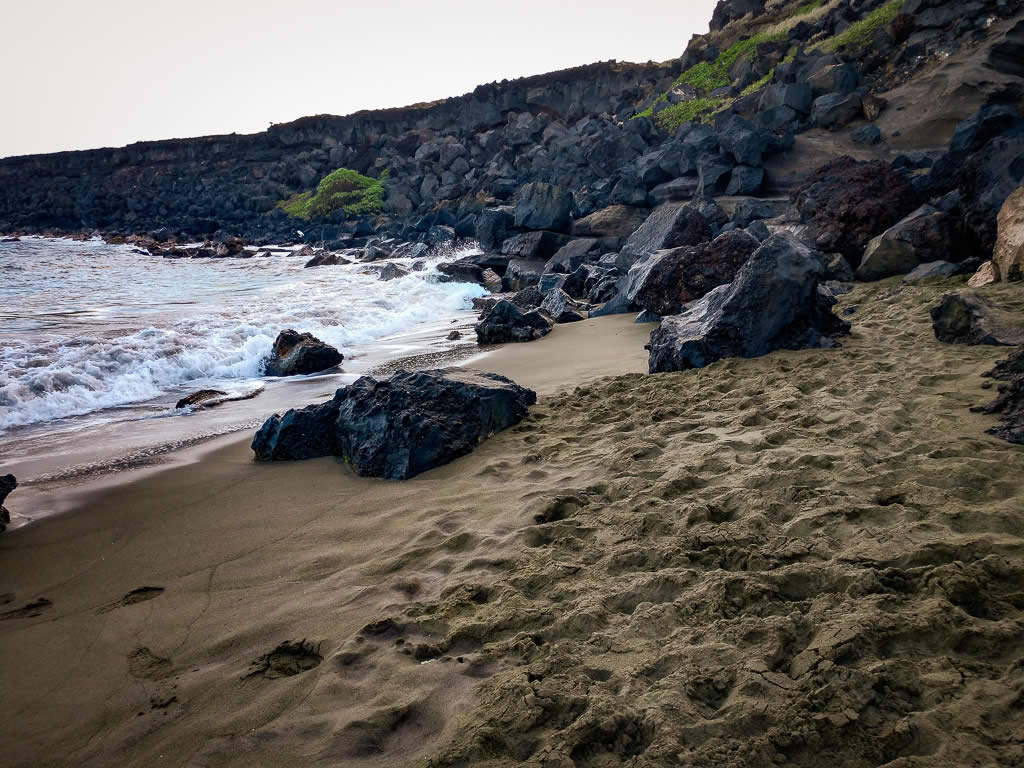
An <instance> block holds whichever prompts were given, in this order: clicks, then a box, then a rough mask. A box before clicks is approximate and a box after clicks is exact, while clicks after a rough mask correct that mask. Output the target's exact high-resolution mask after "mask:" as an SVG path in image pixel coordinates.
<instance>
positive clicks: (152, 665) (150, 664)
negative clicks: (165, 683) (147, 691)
mask: <svg viewBox="0 0 1024 768" xmlns="http://www.w3.org/2000/svg"><path fill="white" fill-rule="evenodd" d="M173 670H174V665H173V664H171V660H170V659H165V658H164V657H162V656H157V655H156V654H155V653H153V652H152V651H150V650H149V648H136V649H135V650H134V651H132V652H131V653H130V654H128V673H129V674H130V675H131V676H132V677H137V678H139V679H141V680H163V679H165V678H168V677H170V676H171V672H172V671H173Z"/></svg>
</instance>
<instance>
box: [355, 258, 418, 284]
mask: <svg viewBox="0 0 1024 768" xmlns="http://www.w3.org/2000/svg"><path fill="white" fill-rule="evenodd" d="M366 272H367V274H375V275H377V279H378V280H385V281H387V280H397V279H398V278H400V277H406V276H407V275H410V274H412V273H411V272H410V271H409V270H407V269H405V268H404V267H400V266H398V265H397V264H395V263H394V262H392V261H389V262H388V263H387V264H374V265H373V266H372V267H371V268H370V269H368V270H366Z"/></svg>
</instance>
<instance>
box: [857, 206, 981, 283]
mask: <svg viewBox="0 0 1024 768" xmlns="http://www.w3.org/2000/svg"><path fill="white" fill-rule="evenodd" d="M966 255H967V253H966V252H965V249H964V244H963V237H962V236H961V232H960V222H959V219H957V217H955V216H953V215H951V214H949V213H946V212H945V211H940V210H938V209H936V208H933V207H932V206H930V205H923V206H921V207H920V208H918V209H917V210H916V211H914V212H913V213H911V214H910V215H909V216H907V217H905V218H903V219H900V220H899V221H898V222H896V223H895V224H893V225H892V226H891V227H889V228H888V229H887V230H885V232H883V233H882V234H880V235H878V236H877V237H875V238H872V240H871V241H870V242H869V243H868V246H867V248H865V249H864V256H863V258H862V259H861V263H860V266H859V267H858V268H857V279H858V280H864V281H865V282H869V281H872V280H881V279H883V278H886V277H891V276H893V275H904V274H906V273H907V272H910V271H911V270H912V269H914V268H915V267H916V266H917V265H918V264H925V263H928V262H932V261H943V260H947V261H960V260H961V259H963V258H964V257H965V256H966Z"/></svg>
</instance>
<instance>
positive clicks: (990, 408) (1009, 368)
mask: <svg viewBox="0 0 1024 768" xmlns="http://www.w3.org/2000/svg"><path fill="white" fill-rule="evenodd" d="M985 376H989V377H991V378H994V379H997V380H999V381H1002V382H1004V383H1003V384H1000V385H999V395H998V396H997V397H996V399H995V400H993V401H992V402H991V403H988V404H987V405H983V406H980V407H978V408H972V409H971V410H973V411H975V412H980V413H988V414H993V413H998V414H1000V415H1001V417H1002V418H1001V423H1000V424H999V426H997V427H992V428H991V429H987V430H985V431H986V432H988V433H989V434H990V435H995V436H996V437H1000V438H1002V439H1003V440H1006V441H1007V442H1009V443H1014V444H1016V445H1024V349H1018V350H1017V351H1016V352H1014V353H1013V354H1011V355H1010V357H1009V358H1007V359H1006V360H1003V361H1002V362H999V363H997V364H996V366H995V368H993V369H992V370H991V371H989V372H988V373H986V374H985Z"/></svg>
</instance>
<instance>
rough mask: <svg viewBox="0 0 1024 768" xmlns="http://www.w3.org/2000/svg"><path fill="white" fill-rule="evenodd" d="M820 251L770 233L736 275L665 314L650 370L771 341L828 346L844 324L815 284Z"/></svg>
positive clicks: (743, 351) (739, 353) (764, 346)
mask: <svg viewBox="0 0 1024 768" xmlns="http://www.w3.org/2000/svg"><path fill="white" fill-rule="evenodd" d="M823 272H824V268H823V267H822V264H821V258H820V257H819V255H818V254H817V253H816V252H814V251H812V250H811V249H810V248H809V247H808V246H807V245H806V244H804V243H802V242H800V241H799V240H797V239H796V238H794V237H793V236H791V235H789V234H776V235H773V236H772V237H770V238H769V239H768V240H767V241H766V242H765V243H764V244H762V245H761V246H760V247H759V248H758V249H757V250H756V251H754V253H753V255H752V256H751V257H750V259H749V260H748V261H747V263H746V264H744V265H743V266H742V267H741V268H740V270H739V273H738V274H737V275H736V279H735V280H733V281H732V283H729V284H727V285H723V286H720V287H718V288H716V289H714V290H713V291H711V292H710V293H708V294H707V295H705V296H704V297H703V298H701V299H700V300H698V301H696V302H694V303H693V304H691V305H690V306H689V308H687V309H686V310H685V311H684V312H683V313H682V314H680V315H677V316H675V317H667V318H665V319H664V320H662V322H661V325H660V326H659V327H658V328H657V329H655V330H654V331H653V332H652V333H651V342H650V345H649V347H648V348H649V349H650V359H649V361H648V368H649V370H650V372H651V373H659V372H664V371H681V370H686V369H689V368H701V367H703V366H705V365H708V364H709V363H712V362H714V361H715V360H720V359H722V358H727V357H759V356H761V355H765V354H767V353H769V352H771V351H772V350H775V349H805V348H810V347H831V346H835V344H836V342H835V341H834V337H836V336H838V335H841V334H844V333H848V332H849V328H850V326H849V324H848V323H846V322H844V321H842V320H840V319H839V318H838V317H836V316H835V315H834V314H832V311H831V307H832V306H833V305H834V304H835V299H833V298H832V297H831V296H830V295H828V294H827V293H825V292H822V291H819V290H818V280H819V278H820V277H821V276H822V274H823Z"/></svg>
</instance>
